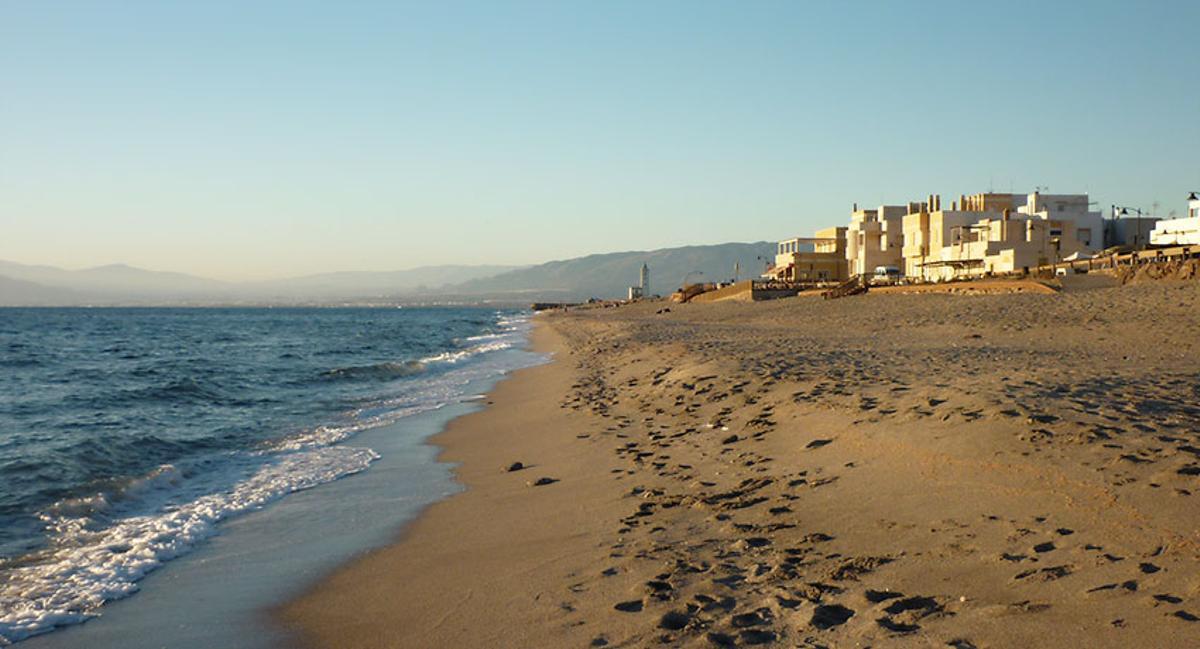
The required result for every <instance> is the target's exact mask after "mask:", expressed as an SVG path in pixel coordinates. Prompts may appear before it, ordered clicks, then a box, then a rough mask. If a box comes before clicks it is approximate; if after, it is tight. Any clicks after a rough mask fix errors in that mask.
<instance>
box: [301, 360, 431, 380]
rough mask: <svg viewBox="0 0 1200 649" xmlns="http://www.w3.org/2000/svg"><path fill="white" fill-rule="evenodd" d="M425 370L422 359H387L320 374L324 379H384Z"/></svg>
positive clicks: (396, 377) (411, 374) (410, 374)
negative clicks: (386, 360) (399, 360)
mask: <svg viewBox="0 0 1200 649" xmlns="http://www.w3.org/2000/svg"><path fill="white" fill-rule="evenodd" d="M424 371H425V363H423V362H422V361H401V362H395V361H388V362H385V363H375V364H372V365H355V366H351V367H339V368H337V369H332V370H329V371H328V372H325V373H324V374H322V376H323V377H324V378H326V379H335V380H336V379H344V380H350V381H386V380H391V379H398V378H401V377H405V376H413V375H415V374H420V373H421V372H424Z"/></svg>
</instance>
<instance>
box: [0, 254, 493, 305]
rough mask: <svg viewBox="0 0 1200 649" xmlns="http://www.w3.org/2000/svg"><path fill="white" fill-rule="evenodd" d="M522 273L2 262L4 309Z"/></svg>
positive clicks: (418, 283)
mask: <svg viewBox="0 0 1200 649" xmlns="http://www.w3.org/2000/svg"><path fill="white" fill-rule="evenodd" d="M514 268H516V267H515V266H425V267H420V268H413V269H409V270H401V271H391V272H344V273H325V274H320V275H310V276H306V277H297V278H291V279H282V280H273V281H263V282H222V281H219V280H214V279H207V278H203V277H196V276H193V275H186V274H183V273H168V272H160V271H152V270H144V269H141V268H134V267H132V266H126V265H123V264H114V265H110V266H99V267H96V268H87V269H83V270H65V269H62V268H55V267H53V266H32V265H26V264H18V263H14V262H11V261H2V260H0V306H84V305H92V306H103V305H204V304H328V303H341V302H366V301H372V300H404V299H411V298H413V297H414V296H419V295H440V290H441V288H442V287H444V286H445V285H447V284H452V283H459V282H463V281H467V280H472V279H478V278H481V277H488V276H491V275H495V274H497V273H501V272H504V271H509V270H513V269H514Z"/></svg>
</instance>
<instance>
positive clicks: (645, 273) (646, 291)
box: [639, 263, 650, 297]
mask: <svg viewBox="0 0 1200 649" xmlns="http://www.w3.org/2000/svg"><path fill="white" fill-rule="evenodd" d="M640 279H641V281H640V282H639V285H640V286H641V288H642V296H643V297H650V267H649V266H647V265H646V264H645V263H643V264H642V273H641V278H640Z"/></svg>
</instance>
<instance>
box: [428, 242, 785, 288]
mask: <svg viewBox="0 0 1200 649" xmlns="http://www.w3.org/2000/svg"><path fill="white" fill-rule="evenodd" d="M775 245H776V244H775V243H772V242H766V241H759V242H755V243H722V244H715V245H704V246H684V247H679V248H661V249H658V250H644V251H628V252H612V253H604V254H595V255H588V256H586V257H577V258H574V259H565V260H557V261H550V262H546V263H544V264H539V265H537V266H531V267H529V268H523V269H519V270H512V271H509V272H506V273H501V274H499V275H496V276H494V277H488V278H484V279H479V280H474V281H470V282H464V283H463V284H459V285H457V286H450V287H448V289H447V290H449V291H452V292H453V293H455V294H458V295H487V296H491V297H503V296H510V297H512V298H514V299H516V298H518V297H520V298H529V299H533V298H536V299H547V300H554V299H561V300H581V299H587V298H589V297H598V298H620V297H625V295H626V291H627V289H628V287H629V286H632V285H636V284H637V283H638V277H639V273H640V271H641V267H642V264H643V263H644V264H646V265H648V266H649V267H650V290H651V293H654V294H659V295H666V294H669V293H671V292H672V291H674V290H675V289H677V288H679V286H680V285H681V284H682V283H683V281H684V278H685V277H687V278H688V281H689V282H698V281H709V282H711V281H717V280H728V279H732V278H733V276H734V265H735V264H737V266H738V267H739V268H740V275H741V277H742V278H743V279H744V278H747V277H757V276H758V275H759V274H760V273H761V272H762V271H763V269H764V267H765V264H766V262H767V261H769V260H770V261H773V260H774V258H775Z"/></svg>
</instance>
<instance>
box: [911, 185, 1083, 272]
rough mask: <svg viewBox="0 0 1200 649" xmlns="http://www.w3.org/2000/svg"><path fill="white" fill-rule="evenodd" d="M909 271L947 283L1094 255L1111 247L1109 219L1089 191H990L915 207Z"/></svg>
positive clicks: (934, 198)
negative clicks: (1091, 202)
mask: <svg viewBox="0 0 1200 649" xmlns="http://www.w3.org/2000/svg"><path fill="white" fill-rule="evenodd" d="M902 223H903V233H904V239H903V241H904V243H903V245H902V248H901V252H902V255H903V258H904V274H905V275H906V276H908V277H911V278H917V279H923V280H931V281H943V280H950V279H958V278H965V277H978V276H982V275H989V274H995V273H1008V272H1013V271H1019V270H1022V269H1027V268H1031V267H1035V266H1040V265H1043V264H1049V263H1055V262H1058V261H1061V260H1063V259H1067V258H1074V257H1078V256H1086V255H1090V254H1092V253H1094V252H1095V251H1097V250H1099V249H1100V248H1101V247H1102V245H1103V238H1104V221H1103V218H1102V217H1101V215H1100V213H1099V212H1095V211H1091V210H1089V204H1088V197H1087V195H1086V194H1055V195H1047V194H1041V193H1039V192H1034V193H1032V194H1027V195H1025V194H1000V193H984V194H975V195H972V196H960V197H959V200H957V201H954V202H952V203H951V206H950V209H948V210H947V209H944V208H943V207H942V200H941V197H940V196H937V195H930V196H929V197H928V198H927V199H926V200H925V201H923V202H913V203H909V204H908V207H907V210H906V214H905V215H904V217H903V219H902Z"/></svg>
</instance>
